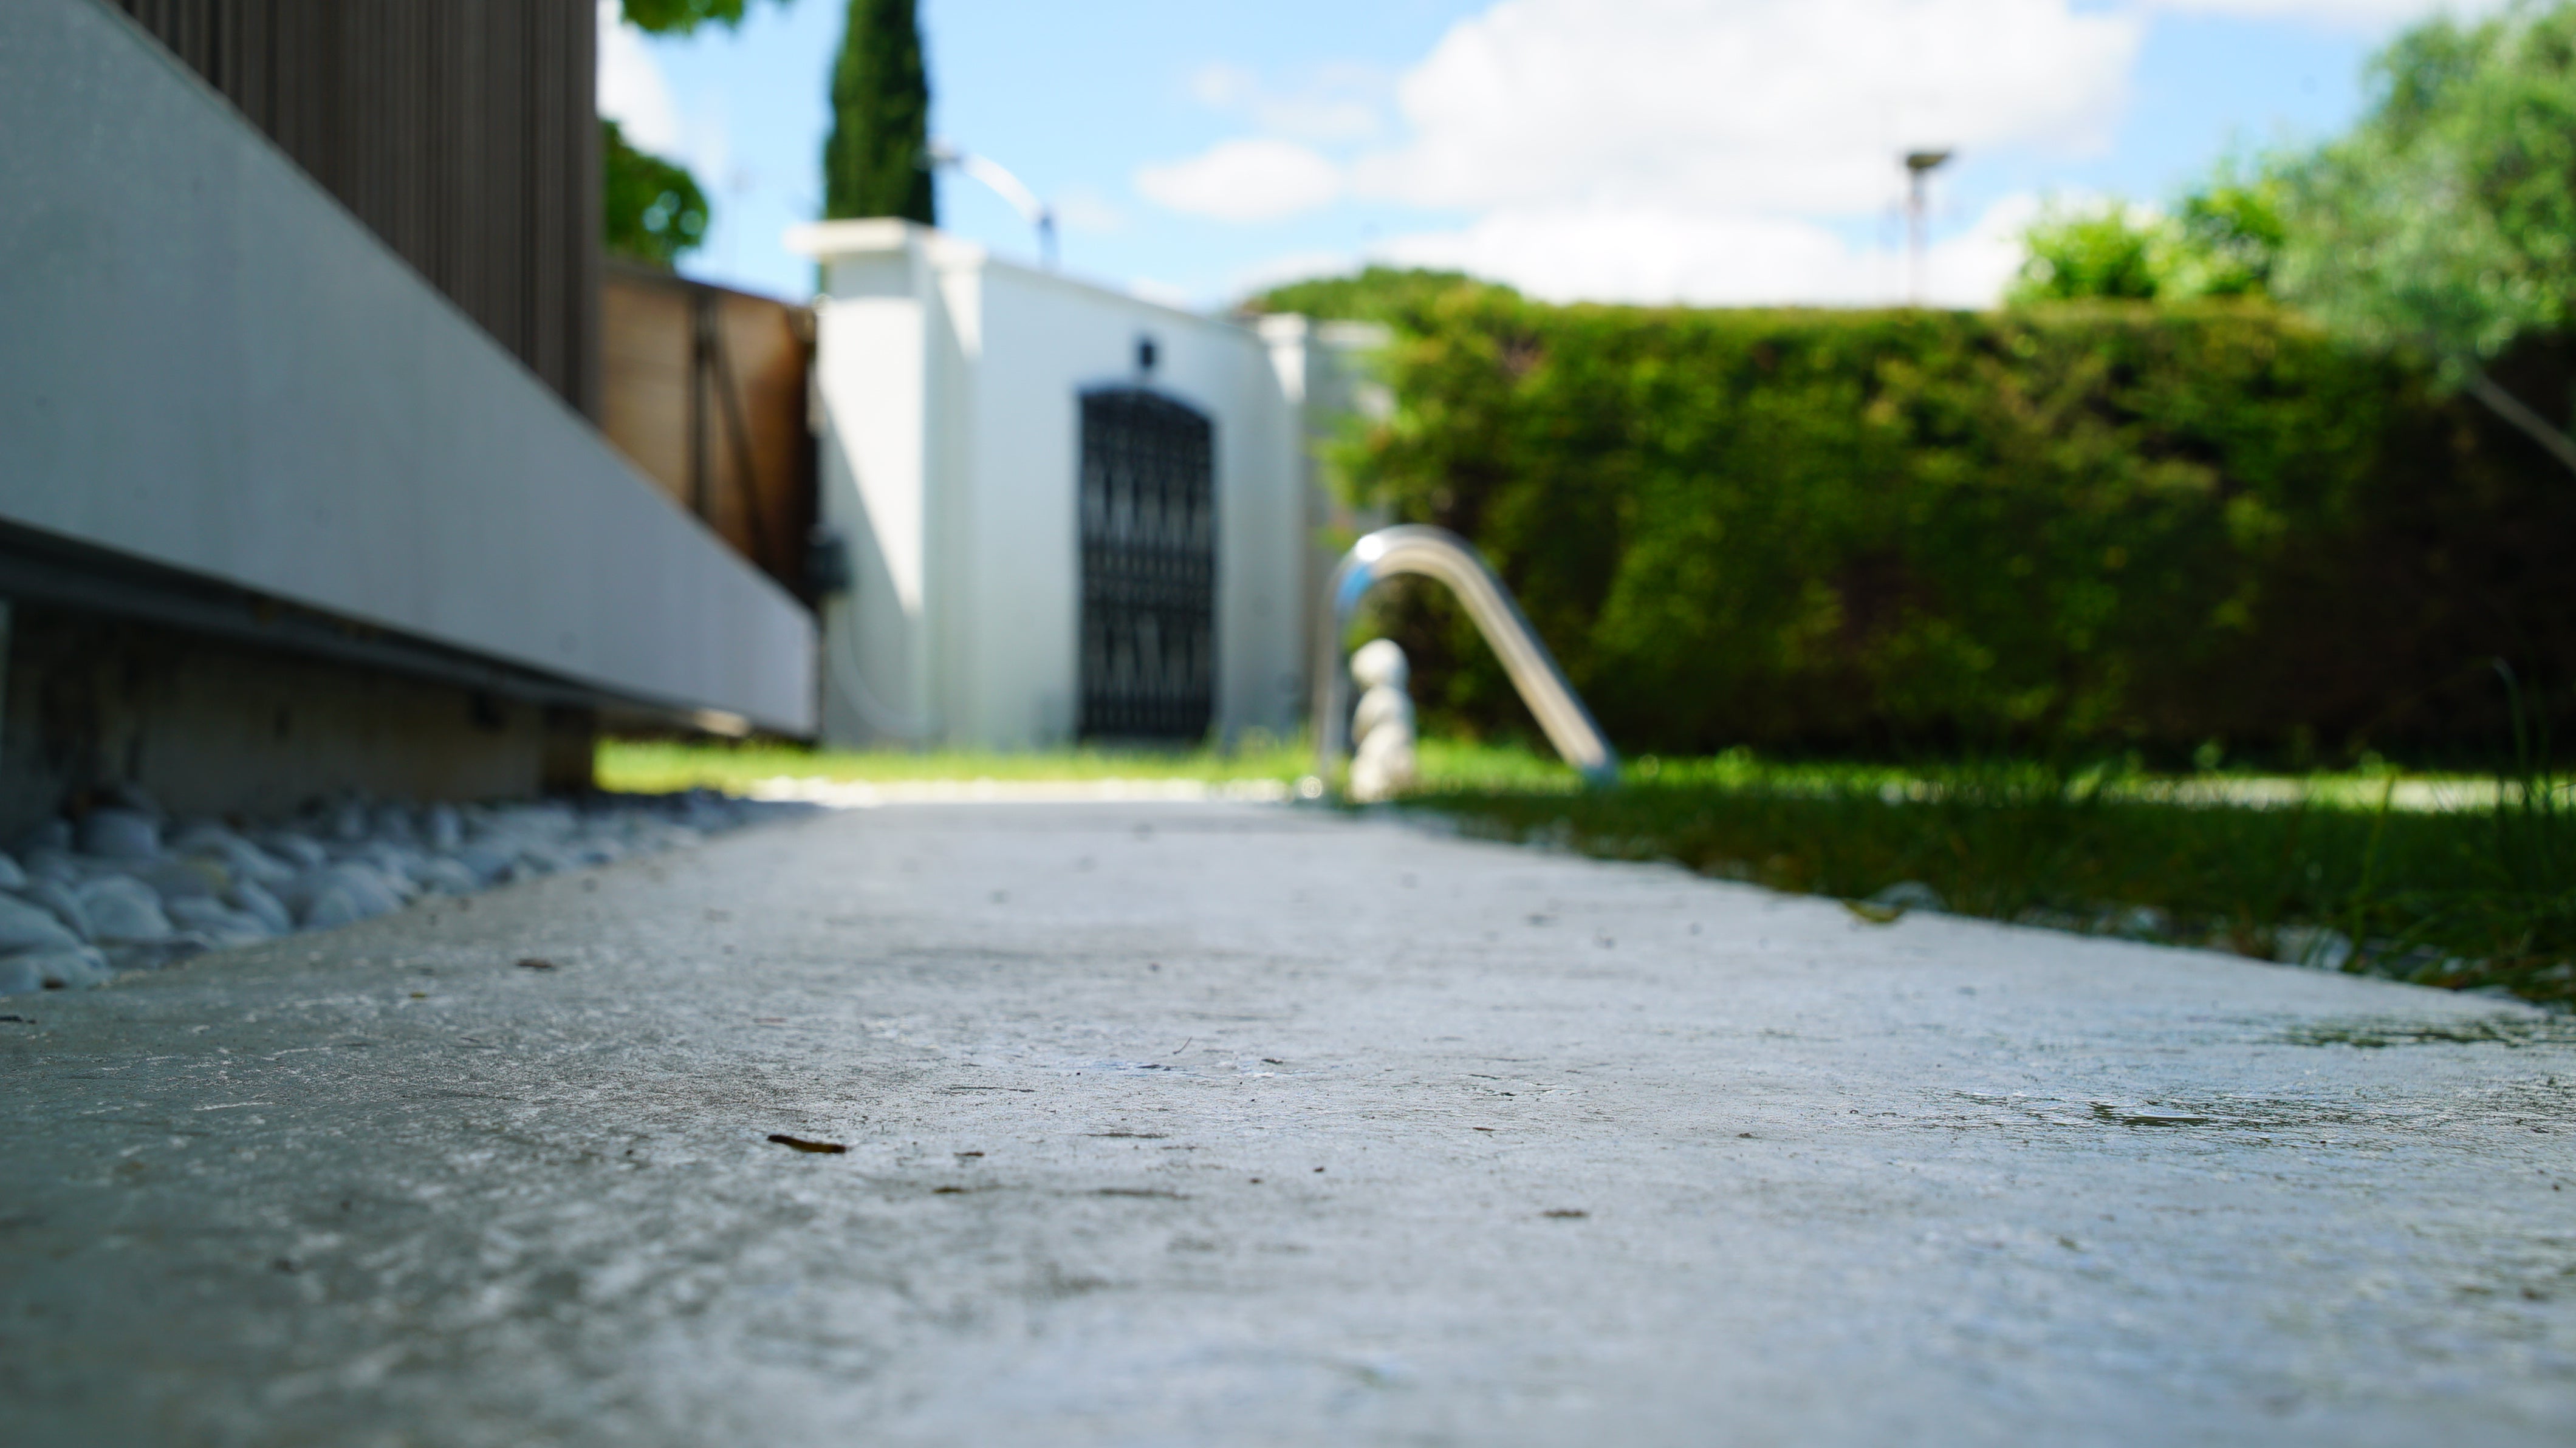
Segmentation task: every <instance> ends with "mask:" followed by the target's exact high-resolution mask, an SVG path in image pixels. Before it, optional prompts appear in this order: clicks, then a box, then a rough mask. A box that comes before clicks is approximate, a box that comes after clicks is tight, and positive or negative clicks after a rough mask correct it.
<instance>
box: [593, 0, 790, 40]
mask: <svg viewBox="0 0 2576 1448" xmlns="http://www.w3.org/2000/svg"><path fill="white" fill-rule="evenodd" d="M778 3H779V4H781V5H784V4H786V3H787V0H778ZM623 4H624V10H625V13H626V21H627V23H628V24H630V25H632V26H634V27H635V28H636V29H638V30H642V31H646V32H648V33H651V34H654V35H687V34H690V33H691V32H693V31H695V30H696V29H697V28H698V27H699V26H701V25H710V24H712V25H722V26H725V27H727V28H731V27H733V26H736V25H740V24H741V23H742V17H743V12H744V11H745V10H746V9H748V8H749V7H748V5H747V4H746V3H745V0H623Z"/></svg>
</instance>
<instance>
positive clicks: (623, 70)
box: [599, 0, 685, 156]
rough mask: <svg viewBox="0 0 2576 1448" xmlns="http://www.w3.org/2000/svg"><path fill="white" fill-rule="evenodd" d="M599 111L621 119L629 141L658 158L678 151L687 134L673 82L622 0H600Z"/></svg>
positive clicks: (672, 154)
mask: <svg viewBox="0 0 2576 1448" xmlns="http://www.w3.org/2000/svg"><path fill="white" fill-rule="evenodd" d="M599 113H600V114H601V115H602V116H605V117H607V118H608V119H609V120H612V121H615V122H616V123H617V125H618V128H619V129H620V130H622V131H623V132H624V133H625V135H626V142H627V144H628V145H631V146H633V147H635V148H636V149H637V150H639V151H650V152H652V153H653V154H654V155H657V156H675V155H678V154H679V152H680V149H681V146H682V143H683V141H684V139H685V137H684V136H683V135H682V132H681V128H680V108H679V106H678V105H677V104H675V103H674V102H673V101H672V99H671V85H670V82H669V81H667V80H665V79H663V77H662V67H661V66H659V65H657V64H655V63H654V60H653V52H652V51H651V49H649V48H648V47H647V46H646V45H645V43H644V33H643V32H642V31H640V30H637V29H636V28H635V27H634V26H632V25H629V24H627V23H626V22H625V18H624V11H623V10H622V9H621V8H620V7H619V4H618V0H599Z"/></svg>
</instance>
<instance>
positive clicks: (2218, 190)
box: [2156, 161, 2285, 298]
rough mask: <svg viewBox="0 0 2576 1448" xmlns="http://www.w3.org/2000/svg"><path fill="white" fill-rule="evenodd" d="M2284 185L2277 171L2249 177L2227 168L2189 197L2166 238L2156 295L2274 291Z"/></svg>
mask: <svg viewBox="0 0 2576 1448" xmlns="http://www.w3.org/2000/svg"><path fill="white" fill-rule="evenodd" d="M2282 190H2283V183H2282V180H2281V176H2280V174H2279V172H2278V170H2277V168H2271V167H2265V168H2261V169H2257V170H2255V171H2254V172H2253V174H2251V175H2248V174H2246V172H2245V168H2243V167H2241V166H2240V165H2239V164H2238V163H2236V162H2234V161H2229V162H2226V163H2223V164H2222V165H2221V166H2220V167H2219V170H2218V174H2217V175H2216V176H2215V177H2214V178H2212V179H2211V181H2210V183H2209V184H2208V185H2206V186H2204V187H2202V188H2201V189H2200V190H2198V191H2194V192H2192V193H2190V194H2189V195H2186V196H2185V197H2183V199H2182V205H2181V206H2180V207H2179V208H2177V209H2176V211H2175V213H2174V216H2173V220H2172V222H2171V224H2170V226H2169V227H2168V230H2167V234H2166V245H2165V252H2164V256H2163V258H2162V260H2161V261H2160V263H2159V268H2158V269H2159V272H2160V276H2159V278H2158V281H2157V286H2156V295H2157V296H2159V297H2165V298H2180V297H2243V296H2263V295H2266V294H2268V293H2269V292H2270V291H2271V287H2272V273H2273V271H2274V269H2275V268H2276V267H2277V266H2278V265H2279V262H2280V256H2281V245H2282V242H2283V240H2284V239H2285V233H2284V231H2283V228H2282V223H2281V202H2282Z"/></svg>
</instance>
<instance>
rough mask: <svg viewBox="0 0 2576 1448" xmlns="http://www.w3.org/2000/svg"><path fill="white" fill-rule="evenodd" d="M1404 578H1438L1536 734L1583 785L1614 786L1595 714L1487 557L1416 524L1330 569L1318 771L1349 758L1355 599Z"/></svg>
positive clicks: (1612, 760)
mask: <svg viewBox="0 0 2576 1448" xmlns="http://www.w3.org/2000/svg"><path fill="white" fill-rule="evenodd" d="M1400 573H1410V574H1414V575H1417V576H1420V577H1423V578H1431V579H1437V580H1438V581H1440V582H1441V583H1444V584H1447V585H1448V586H1449V591H1450V592H1451V593H1453V594H1456V595H1457V597H1458V601H1459V602H1460V603H1463V604H1465V605H1466V607H1467V616H1468V617H1469V618H1471V619H1473V620H1475V623H1476V631H1477V632H1479V633H1481V634H1483V635H1484V636H1485V642H1486V643H1487V644H1489V645H1491V646H1492V648H1493V650H1494V653H1495V654H1496V655H1497V656H1499V657H1500V658H1501V659H1502V661H1503V672H1505V673H1506V674H1509V675H1510V676H1511V680H1512V687H1514V688H1516V689H1518V690H1520V695H1521V701H1522V702H1523V703H1526V704H1527V705H1529V711H1530V713H1532V714H1534V715H1536V716H1538V727H1539V728H1541V729H1543V730H1545V731H1546V732H1547V741H1548V743H1550V744H1553V745H1555V746H1556V752H1557V753H1559V754H1561V755H1563V756H1565V762H1566V763H1568V764H1571V765H1573V766H1574V767H1575V769H1576V770H1577V771H1579V772H1580V773H1581V774H1582V775H1583V778H1584V780H1585V781H1586V782H1587V783H1590V784H1594V785H1610V784H1616V783H1618V780H1619V756H1618V754H1617V753H1616V752H1615V751H1613V750H1612V749H1611V748H1610V741H1609V740H1607V739H1604V738H1602V737H1601V726H1600V725H1598V724H1595V723H1593V722H1592V711H1590V710H1589V709H1586V708H1584V707H1583V701H1582V700H1581V699H1580V698H1577V697H1576V696H1575V693H1574V689H1573V687H1572V686H1571V685H1569V684H1567V683H1566V682H1565V673H1564V671H1563V670H1561V669H1559V668H1558V667H1557V666H1556V656H1555V655H1553V654H1550V653H1549V652H1548V651H1547V645H1546V644H1545V643H1544V642H1542V641H1541V640H1540V638H1539V636H1538V632H1537V630H1535V629H1532V628H1531V627H1530V624H1529V620H1528V619H1526V618H1523V617H1522V616H1521V610H1520V605H1519V604H1517V603H1514V602H1513V601H1512V595H1511V590H1509V589H1507V588H1505V587H1503V581H1502V580H1501V579H1499V578H1496V577H1495V576H1494V570H1492V569H1491V568H1488V567H1486V566H1485V560H1484V558H1483V557H1482V556H1481V555H1480V554H1478V553H1477V552H1476V550H1475V548H1474V547H1473V546H1472V545H1470V544H1469V543H1468V542H1467V540H1466V539H1464V538H1461V537H1459V536H1458V535H1457V534H1455V533H1452V532H1450V531H1449V530H1448V529H1446V528H1433V527H1428V526H1426V525H1423V524H1419V523H1406V524H1402V525H1399V526H1397V527H1393V528H1381V529H1379V530H1378V531H1376V532H1374V533H1371V534H1369V535H1368V536H1367V537H1365V538H1362V539H1361V540H1360V541H1359V542H1357V543H1354V544H1352V545H1351V551H1350V552H1348V553H1345V554H1343V555H1342V561H1341V565H1340V566H1339V567H1337V568H1335V569H1334V570H1333V581H1332V584H1331V586H1330V587H1329V588H1327V589H1326V590H1325V592H1324V600H1323V609H1322V613H1323V615H1324V616H1323V617H1322V618H1320V619H1318V620H1316V622H1317V624H1318V625H1319V627H1318V630H1317V634H1316V645H1315V647H1316V655H1315V774H1316V777H1317V778H1318V779H1320V780H1324V781H1328V782H1329V781H1330V780H1331V779H1332V777H1333V770H1334V767H1335V766H1336V765H1338V764H1339V763H1340V762H1341V759H1342V756H1343V755H1345V754H1347V753H1349V752H1350V727H1351V706H1350V690H1351V680H1350V669H1349V665H1348V661H1347V660H1346V659H1345V658H1344V657H1343V654H1342V639H1343V637H1344V636H1345V635H1347V634H1348V633H1349V632H1350V626H1351V617H1352V615H1353V614H1354V613H1355V612H1357V611H1358V609H1359V604H1360V600H1361V599H1362V598H1363V597H1365V596H1367V594H1368V591H1369V589H1371V588H1372V587H1374V586H1376V584H1377V583H1378V582H1379V581H1380V580H1382V579H1387V578H1392V577H1394V576H1396V575H1397V574H1400Z"/></svg>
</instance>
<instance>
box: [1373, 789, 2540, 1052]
mask: <svg viewBox="0 0 2576 1448" xmlns="http://www.w3.org/2000/svg"><path fill="white" fill-rule="evenodd" d="M1629 776H1630V777H1629V779H1628V780H1627V782H1626V783H1625V784H1624V785H1623V787H1622V788H1620V789H1617V790H1608V791H1595V792H1589V793H1573V794H1568V793H1562V792H1557V793H1546V794H1539V793H1532V792H1527V791H1516V790H1493V789H1474V788H1468V789H1456V788H1442V787H1439V786H1437V785H1434V786H1432V787H1430V788H1427V789H1425V790H1424V791H1422V792H1420V793H1417V794H1415V795H1414V796H1412V797H1411V798H1409V799H1408V800H1407V801H1406V807H1407V808H1412V809H1423V810H1435V811H1439V812H1441V813H1445V814H1448V815H1451V816H1453V817H1455V818H1456V819H1457V820H1459V821H1460V824H1461V826H1462V828H1464V829H1465V830H1466V831H1468V832H1469V833H1472V834H1478V835H1483V836H1487V837H1492V838H1499V839H1508V840H1522V841H1536V842H1541V843H1548V844H1554V845H1559V846H1563V847H1568V848H1572V849H1576V850H1580V851H1583V852H1584V853H1587V854H1592V855H1599V856H1603V857H1608V858H1618V859H1659V860H1672V861H1677V862H1679V863H1681V864H1683V865H1686V866H1688V867H1690V868H1692V869H1694V870H1697V871H1699V872H1700V873H1703V874H1708V875H1716V876H1721V877H1725V878H1729V879H1737V880H1748V881H1753V882H1756V883H1759V884H1762V885H1767V886H1769V887H1771V888H1774V889H1779V890H1789V891H1799V892H1808V893H1817V894H1826V895H1834V896H1839V897H1842V898H1844V899H1846V900H1852V901H1855V902H1862V903H1858V904H1856V906H1855V909H1856V913H1859V914H1861V915H1862V917H1863V918H1865V919H1876V920H1881V921H1884V920H1890V919H1893V918H1895V914H1896V911H1895V910H1894V909H1889V908H1883V907H1873V906H1871V905H1869V904H1868V903H1866V902H1868V900H1869V898H1870V897H1872V896H1874V895H1879V894H1880V893H1881V892H1883V891H1888V890H1889V888H1890V887H1892V886H1899V885H1910V886H1911V887H1928V888H1929V889H1930V890H1931V891H1933V892H1936V893H1937V895H1938V896H1939V898H1940V902H1941V904H1942V905H1943V907H1944V908H1947V909H1950V910H1954V911H1957V912H1960V913H1962V914H1969V915H1982V916H1987V917H1990V918H1993V919H1998V920H2017V921H2021V922H2023V923H2027V924H2038V925H2048V926H2054V927H2057V928H2062V929H2074V930H2084V931H2094V932H2101V933H2110V934H2121V935H2130V936H2134V937H2137V938H2140V939H2150V940H2160V941H2166V942H2171V943H2182V944H2196V945H2209V946H2215V947H2218V948H2222V949H2232V950H2236V951H2239V952H2242V953H2244V954H2248V955H2255V956H2261V957H2265V958H2302V957H2303V958H2304V959H2305V960H2306V961H2307V962H2308V963H2312V964H2324V965H2334V964H2337V963H2338V962H2340V963H2341V965H2342V967H2343V968H2345V969H2351V970H2358V971H2368V972H2371V973H2375V974H2383V975H2390V976H2395V977H2398V978H2402V979H2408V980H2414V981H2418V982H2421V983H2424V984H2429V985H2442V986H2450V987H2454V988H2478V987H2491V988H2502V989H2505V990H2510V991H2512V992H2513V993H2514V994H2517V995H2520V996H2524V997H2526V998H2529V999H2533V1000H2544V1001H2557V1002H2576V808H2571V806H2570V802H2569V800H2568V797H2567V795H2566V794H2565V792H2564V791H2565V790H2566V788H2567V786H2565V785H2563V784H2560V785H2556V786H2550V785H2546V784H2543V785H2540V786H2538V787H2534V788H2529V789H2525V788H2523V787H2522V786H2520V785H2519V784H2518V783H2517V782H2513V781H2505V782H2502V783H2501V785H2500V784H2499V782H2497V781H2493V780H2489V781H2483V782H2481V781H2400V780H2397V779H2395V778H2393V777H2389V776H2351V775H2344V776H2321V777H2317V778H2313V779H2309V780H2300V781H2290V780H2280V779H2236V780H2230V779H2227V778H2225V777H2223V776H2222V777H2205V778H2198V779H2191V780H2154V779H2146V780H2122V779H2114V778H2104V777H2101V776H2084V775H2077V776H2073V777H2068V776H2065V775H2062V774H2058V773H2053V772H2050V771H2047V770H2042V769H2038V768H2035V767H2012V768H2004V769H1990V770H1973V771H1959V772H1955V773H1950V774H1946V775H1925V774H1916V773H1905V772H1900V771H1893V770H1884V769H1836V768H1831V767H1784V768H1766V767H1764V766H1761V765H1758V764H1756V763H1753V762H1751V761H1749V760H1744V759H1741V758H1738V759H1734V760H1726V761H1698V762H1694V763H1691V764H1688V765H1681V766H1676V765H1670V764H1667V765H1663V766H1661V767H1660V768H1649V767H1648V766H1647V765H1646V763H1645V762H1643V761H1641V762H1640V764H1639V766H1638V767H1637V768H1634V769H1631V770H1630V771H1629ZM2410 785H2411V786H2414V787H2413V788H2412V789H2411V790H2409V789H2408V786H2410ZM2406 797H2411V798H2412V799H2413V800H2414V801H2416V802H2417V804H2418V806H2419V807H2412V808H2410V807H2407V806H2406V805H2404V804H2401V803H2400V800H2401V798H2406ZM2427 803H2429V804H2431V805H2433V806H2434V807H2420V806H2422V805H2424V804H2427ZM2444 805H2448V806H2449V807H2442V806H2444ZM1902 899H1903V895H1902V894H1899V895H1893V896H1890V897H1888V903H1889V904H1891V905H1896V904H1901V901H1902ZM2329 932H2332V933H2329ZM2356 943H2357V948H2356Z"/></svg>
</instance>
